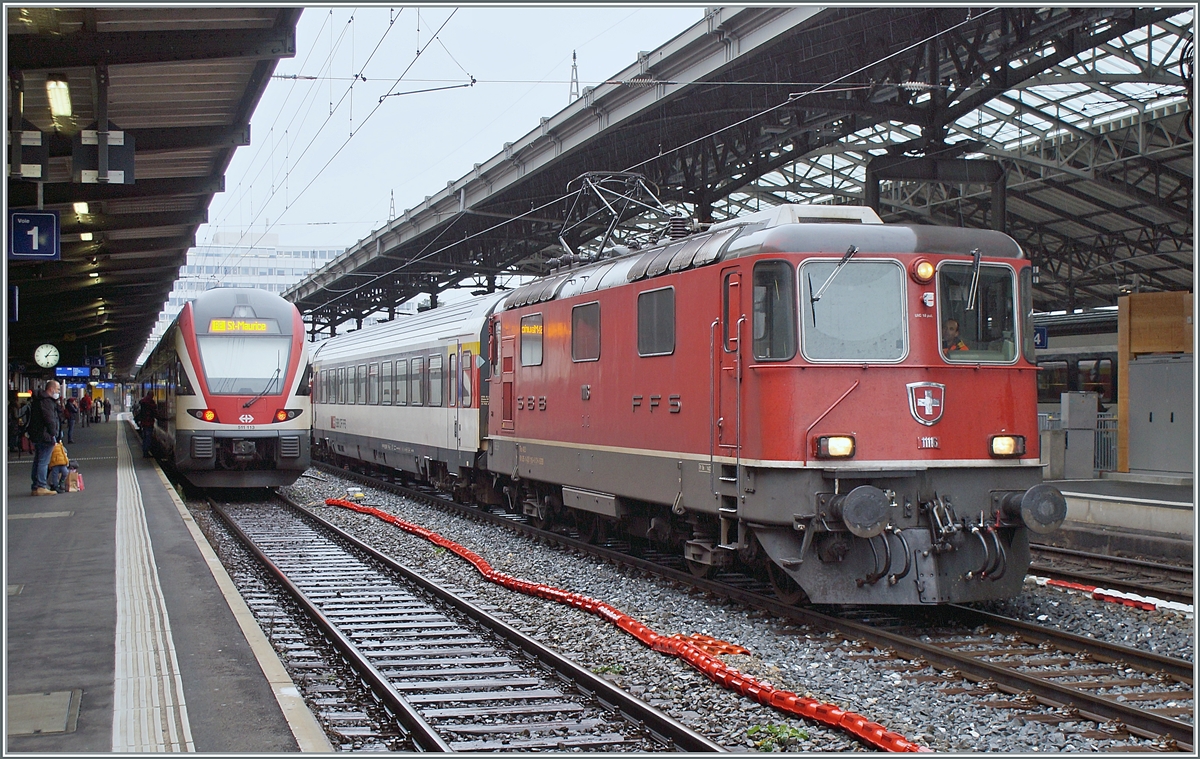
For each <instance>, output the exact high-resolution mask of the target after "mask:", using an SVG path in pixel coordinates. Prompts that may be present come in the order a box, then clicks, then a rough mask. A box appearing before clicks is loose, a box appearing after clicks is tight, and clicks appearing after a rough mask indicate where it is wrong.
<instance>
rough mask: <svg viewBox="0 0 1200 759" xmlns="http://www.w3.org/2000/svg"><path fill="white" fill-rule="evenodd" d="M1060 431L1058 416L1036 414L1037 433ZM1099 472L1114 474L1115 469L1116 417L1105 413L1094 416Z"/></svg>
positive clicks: (1112, 413)
mask: <svg viewBox="0 0 1200 759" xmlns="http://www.w3.org/2000/svg"><path fill="white" fill-rule="evenodd" d="M1060 429H1062V418H1061V417H1060V416H1059V415H1058V414H1038V431H1039V432H1044V431H1046V430H1060ZM1095 468H1096V470H1097V471H1099V472H1114V471H1116V469H1117V415H1116V413H1114V412H1111V411H1106V412H1101V413H1098V414H1096V459H1095Z"/></svg>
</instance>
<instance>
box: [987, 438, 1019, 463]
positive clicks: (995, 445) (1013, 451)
mask: <svg viewBox="0 0 1200 759" xmlns="http://www.w3.org/2000/svg"><path fill="white" fill-rule="evenodd" d="M990 449H991V452H992V455H993V456H996V457H997V458H1013V457H1016V456H1024V455H1025V436H1024V435H993V436H992V440H991V443H990Z"/></svg>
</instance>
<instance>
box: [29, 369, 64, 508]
mask: <svg viewBox="0 0 1200 759" xmlns="http://www.w3.org/2000/svg"><path fill="white" fill-rule="evenodd" d="M60 394H61V391H60V390H59V384H58V381H57V380H50V381H49V382H47V383H46V389H45V390H39V391H38V393H37V395H36V396H35V397H34V400H33V407H32V408H31V409H30V413H29V439H30V440H32V441H33V472H32V474H31V475H30V477H31V479H32V480H33V495H57V493H55V492H54V491H53V490H51V489H50V488H49V487H48V483H47V482H46V477H47V474H48V469H49V466H50V454H51V452H53V450H54V444H55V443H56V442H58V434H59V425H58V419H59V417H58V397H59V395H60Z"/></svg>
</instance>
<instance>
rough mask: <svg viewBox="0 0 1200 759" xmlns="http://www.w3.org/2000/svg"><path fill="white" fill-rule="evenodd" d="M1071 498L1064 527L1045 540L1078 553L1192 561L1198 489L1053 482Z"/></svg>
mask: <svg viewBox="0 0 1200 759" xmlns="http://www.w3.org/2000/svg"><path fill="white" fill-rule="evenodd" d="M1048 482H1049V484H1051V485H1053V486H1055V487H1056V488H1058V489H1059V490H1061V491H1062V493H1063V495H1064V496H1065V497H1066V499H1067V519H1066V521H1065V522H1064V523H1063V526H1062V528H1061V529H1059V530H1058V531H1057V532H1055V533H1052V534H1051V535H1048V536H1045V538H1043V539H1042V540H1041V542H1048V543H1051V544H1053V545H1060V546H1063V547H1067V548H1076V549H1079V550H1099V551H1101V552H1105V553H1113V554H1121V555H1129V556H1142V557H1148V558H1153V557H1158V558H1160V559H1162V560H1167V561H1173V562H1186V563H1191V562H1192V558H1193V554H1194V544H1195V532H1196V508H1195V491H1194V489H1193V486H1192V485H1191V484H1190V483H1189V484H1186V485H1185V484H1167V483H1165V482H1163V480H1162V478H1146V479H1145V480H1144V481H1139V480H1138V479H1136V478H1134V477H1126V478H1121V479H1115V478H1104V479H1098V480H1048Z"/></svg>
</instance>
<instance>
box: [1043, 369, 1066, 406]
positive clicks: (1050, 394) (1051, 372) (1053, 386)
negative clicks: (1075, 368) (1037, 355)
mask: <svg viewBox="0 0 1200 759" xmlns="http://www.w3.org/2000/svg"><path fill="white" fill-rule="evenodd" d="M1037 388H1038V403H1058V402H1059V401H1061V400H1062V394H1063V393H1065V392H1067V390H1068V389H1069V388H1068V387H1067V362H1066V361H1043V362H1042V364H1041V365H1040V366H1039V367H1038V372H1037Z"/></svg>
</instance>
